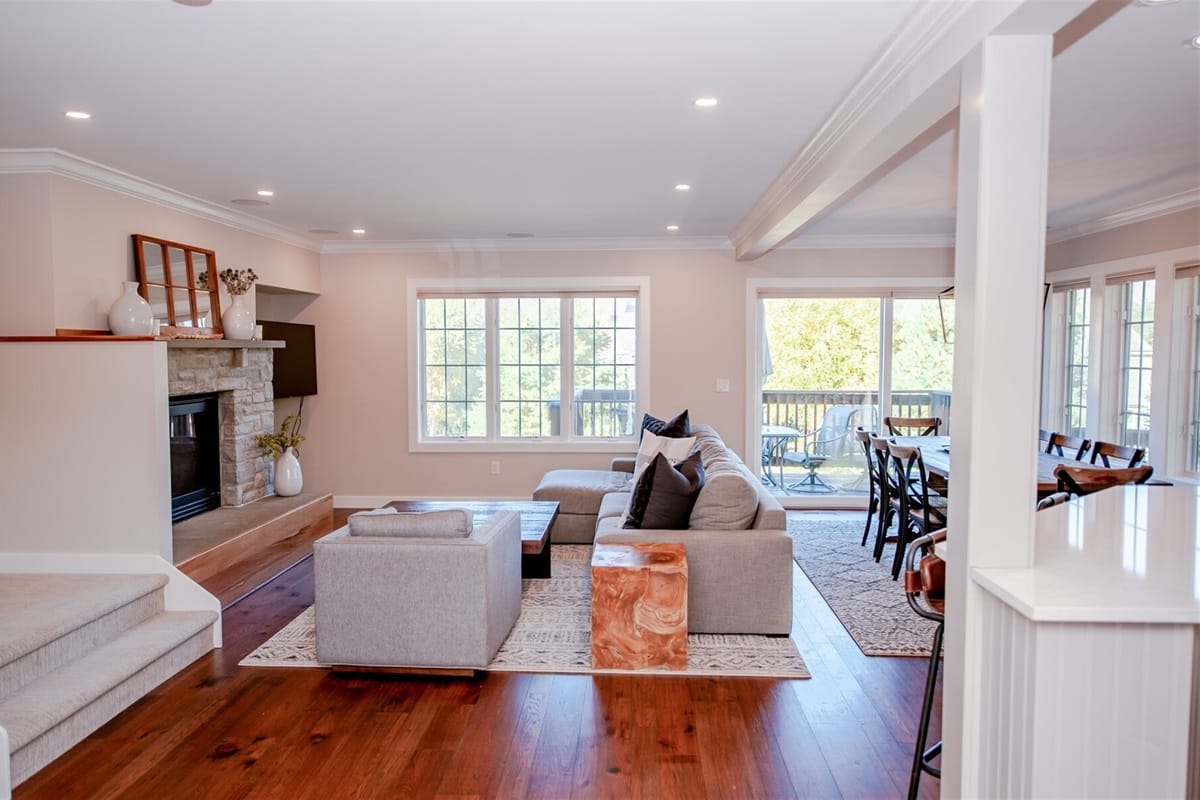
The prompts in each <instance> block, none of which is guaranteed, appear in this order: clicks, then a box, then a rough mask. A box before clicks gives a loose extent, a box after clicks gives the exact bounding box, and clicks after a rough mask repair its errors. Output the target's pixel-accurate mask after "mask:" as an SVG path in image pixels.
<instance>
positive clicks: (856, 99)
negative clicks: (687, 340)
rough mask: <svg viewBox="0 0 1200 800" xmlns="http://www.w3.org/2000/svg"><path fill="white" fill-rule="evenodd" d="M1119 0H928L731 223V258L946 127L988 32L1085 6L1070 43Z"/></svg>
mask: <svg viewBox="0 0 1200 800" xmlns="http://www.w3.org/2000/svg"><path fill="white" fill-rule="evenodd" d="M1124 5H1126V0H1099V2H1093V0H1003V1H1002V2H998V1H997V0H962V2H956V3H946V2H940V1H939V0H926V2H924V3H922V5H920V6H919V7H918V8H917V10H916V11H915V12H914V13H913V15H912V16H911V17H909V19H908V21H907V22H906V23H905V24H904V25H903V26H902V28H901V29H900V30H899V31H898V32H897V34H896V36H895V37H894V38H893V40H892V44H890V45H889V46H888V47H887V48H886V49H885V50H884V52H883V54H882V55H881V56H880V58H879V59H878V60H877V61H876V62H875V63H874V64H873V65H872V66H871V67H870V69H868V70H867V72H866V73H865V74H864V75H863V77H862V78H861V79H860V80H859V81H858V83H857V84H855V86H854V88H853V89H851V90H850V92H849V94H847V95H846V97H845V98H844V99H843V100H842V102H841V103H840V104H839V105H838V106H837V108H835V109H834V111H833V113H832V114H830V115H829V117H828V118H827V119H826V120H825V122H824V123H823V124H822V125H821V127H820V128H819V129H818V130H817V132H816V133H815V134H814V135H813V136H812V138H811V139H809V141H808V142H807V143H806V144H805V145H804V147H803V148H801V150H800V152H799V153H797V154H796V155H795V156H794V157H793V158H792V160H791V161H790V162H788V164H787V166H785V167H784V169H783V171H782V172H780V174H779V175H778V176H777V177H776V178H775V179H774V180H773V181H772V182H771V184H770V185H769V186H768V187H767V189H766V191H765V192H764V193H763V194H762V196H761V197H760V198H759V199H758V201H757V202H756V203H755V204H754V206H753V207H752V208H751V209H750V211H749V212H748V213H747V214H746V216H745V217H743V218H742V220H741V221H740V222H739V223H738V224H737V225H736V226H735V227H734V229H733V231H732V233H731V234H730V237H729V238H730V239H731V240H732V241H733V243H734V248H735V252H736V255H737V258H738V260H741V261H749V260H753V259H755V258H758V257H759V256H761V255H763V254H764V253H767V252H769V251H770V250H772V249H774V248H775V247H778V246H779V245H780V244H782V243H783V242H785V241H786V240H787V239H789V238H790V237H792V236H795V235H796V234H798V233H799V232H800V231H802V230H803V228H804V227H805V226H806V225H808V224H809V223H810V222H812V221H813V220H814V219H815V218H816V217H817V216H818V215H820V214H821V213H823V212H825V211H828V210H829V209H831V208H833V207H835V206H836V205H838V204H840V203H842V202H845V201H846V200H847V199H849V197H851V196H852V195H853V194H855V193H857V192H859V191H862V189H863V188H864V187H865V186H866V185H868V184H869V183H870V182H873V181H874V180H877V179H878V178H879V177H881V176H882V175H883V174H886V172H887V171H890V169H891V168H892V167H894V166H895V165H897V164H898V163H899V161H900V160H901V159H902V158H903V154H904V153H911V152H913V148H912V147H911V145H912V143H913V142H914V141H915V140H918V139H926V140H927V139H928V135H929V132H930V131H933V130H937V129H939V128H942V127H944V126H945V124H946V117H947V115H950V114H953V112H954V111H955V109H957V108H958V99H959V97H958V89H959V75H958V65H959V63H960V62H961V61H962V59H963V58H965V57H966V56H967V54H969V53H970V52H971V51H972V50H974V49H975V48H976V47H977V46H978V45H979V44H980V43H981V42H982V41H983V40H984V39H985V38H986V37H988V36H990V35H993V34H1004V33H1008V34H1036V33H1045V34H1054V33H1057V32H1058V31H1059V30H1060V29H1064V32H1065V26H1067V25H1068V23H1071V22H1072V20H1075V19H1076V18H1083V16H1082V15H1084V12H1088V11H1089V9H1091V10H1092V11H1091V15H1090V16H1089V17H1088V22H1089V23H1091V24H1090V25H1087V26H1081V25H1080V24H1076V26H1075V27H1074V28H1072V29H1071V34H1072V38H1071V41H1072V42H1073V41H1075V40H1077V39H1078V38H1079V36H1081V35H1082V34H1081V33H1079V28H1080V27H1086V28H1087V29H1088V30H1090V29H1091V28H1092V27H1094V26H1095V25H1096V24H1099V22H1098V21H1096V19H1107V18H1108V16H1111V14H1113V13H1115V12H1116V11H1117V10H1119V9H1120V8H1121V7H1123V6H1124ZM1095 7H1102V8H1103V9H1104V12H1105V13H1103V14H1098V13H1096V11H1095ZM1060 49H1061V48H1056V51H1057V50H1060ZM898 155H900V156H901V158H897V156H898Z"/></svg>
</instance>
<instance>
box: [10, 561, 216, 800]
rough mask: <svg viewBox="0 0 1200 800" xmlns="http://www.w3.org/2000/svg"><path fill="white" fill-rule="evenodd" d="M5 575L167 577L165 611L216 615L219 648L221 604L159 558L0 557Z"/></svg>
mask: <svg viewBox="0 0 1200 800" xmlns="http://www.w3.org/2000/svg"><path fill="white" fill-rule="evenodd" d="M4 572H34V573H37V572H80V573H88V574H106V573H108V574H121V573H132V574H137V575H141V574H147V573H158V574H163V575H166V576H167V585H166V586H165V587H163V601H164V605H165V607H166V609H167V611H214V612H216V614H217V621H216V623H214V624H213V647H220V646H221V601H220V600H218V599H217V598H216V596H215V595H213V594H211V593H209V591H208V590H207V589H205V588H204V587H203V586H201V585H200V584H198V583H196V582H195V581H194V580H192V579H191V578H190V577H188V576H187V575H185V574H184V573H183V572H180V571H179V570H178V569H176V568H175V566H174V565H173V564H169V563H167V561H166V560H165V559H164V558H162V557H161V556H156V555H150V554H148V553H0V573H4ZM0 800H3V795H0Z"/></svg>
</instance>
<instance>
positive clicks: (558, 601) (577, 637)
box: [239, 545, 812, 678]
mask: <svg viewBox="0 0 1200 800" xmlns="http://www.w3.org/2000/svg"><path fill="white" fill-rule="evenodd" d="M550 556H551V574H552V575H553V576H554V577H553V578H550V579H547V580H526V581H522V589H521V615H520V617H519V618H518V619H517V624H516V625H515V626H514V627H513V630H512V633H510V634H509V636H508V638H507V639H506V640H505V641H504V644H503V645H502V646H501V648H500V652H499V653H497V654H496V658H495V659H493V660H492V663H491V664H489V665H488V671H489V672H557V673H591V674H597V673H630V671H629V670H612V669H604V670H597V669H593V668H592V642H591V623H592V619H591V594H592V591H591V571H590V568H589V567H590V564H591V559H592V548H591V547H590V546H588V545H554V546H553V547H552V548H551V551H550ZM313 620H314V614H313V607H312V606H310V607H308V608H307V609H305V610H304V611H303V612H302V613H301V614H300V615H299V616H298V617H296V618H295V619H294V620H292V621H291V622H290V623H288V624H287V626H286V627H284V628H283V630H281V631H279V632H278V633H277V634H275V635H274V636H272V637H271V638H270V639H269V640H267V642H266V643H264V644H263V645H261V646H260V647H259V648H258V649H256V650H255V651H254V652H252V653H251V654H250V655H248V656H246V657H245V658H244V659H242V661H241V662H240V663H239V666H243V667H319V666H320V664H318V663H317V660H316V633H315V629H314V621H313ZM631 674H637V675H646V674H661V675H717V676H725V677H754V678H811V677H812V675H811V674H810V673H809V671H808V667H807V666H805V664H804V659H803V658H801V657H800V654H799V653H798V652H797V651H796V645H795V643H794V642H793V641H792V640H791V639H790V638H776V637H770V636H752V635H738V636H734V635H725V634H690V635H689V636H688V666H687V670H686V671H679V670H674V671H670V672H667V671H653V670H642V671H638V672H636V673H631Z"/></svg>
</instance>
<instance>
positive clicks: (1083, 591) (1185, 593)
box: [971, 485, 1200, 625]
mask: <svg viewBox="0 0 1200 800" xmlns="http://www.w3.org/2000/svg"><path fill="white" fill-rule="evenodd" d="M1198 507H1200V487H1198V486H1183V485H1181V486H1124V487H1119V488H1114V489H1108V490H1105V491H1103V492H1098V493H1097V494H1093V495H1089V496H1087V497H1082V498H1077V499H1075V500H1072V501H1070V502H1069V503H1066V504H1064V505H1061V506H1055V507H1054V508H1050V509H1046V510H1045V511H1039V512H1038V513H1037V517H1036V519H1037V534H1036V536H1037V540H1036V545H1035V549H1034V562H1033V563H1034V566H1033V568H1031V569H985V568H977V569H974V570H972V571H971V575H972V577H973V578H974V580H975V582H976V583H978V584H980V585H981V586H983V587H984V588H985V589H986V590H988V591H989V592H991V593H992V594H994V595H996V596H997V597H999V598H1000V599H1001V600H1003V601H1004V602H1005V603H1007V604H1008V605H1010V606H1012V607H1013V608H1014V609H1016V610H1017V611H1018V612H1020V613H1021V614H1022V615H1024V616H1025V617H1028V618H1029V619H1032V620H1038V621H1046V622H1053V621H1058V622H1148V623H1174V624H1195V625H1200V515H1198V513H1197V509H1198Z"/></svg>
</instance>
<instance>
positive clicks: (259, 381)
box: [167, 347, 275, 506]
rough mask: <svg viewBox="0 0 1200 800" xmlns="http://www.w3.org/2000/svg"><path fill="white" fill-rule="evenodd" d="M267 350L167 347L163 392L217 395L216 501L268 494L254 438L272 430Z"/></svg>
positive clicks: (238, 502)
mask: <svg viewBox="0 0 1200 800" xmlns="http://www.w3.org/2000/svg"><path fill="white" fill-rule="evenodd" d="M273 369H274V362H273V360H272V354H271V350H270V349H269V348H264V347H246V348H241V347H238V348H220V349H218V348H192V347H186V348H173V347H168V348H167V393H168V394H169V395H171V396H172V397H176V396H178V395H186V394H206V393H208V392H217V393H218V406H219V417H220V438H221V442H220V446H221V505H223V506H240V505H245V504H246V503H249V502H252V501H254V500H257V499H258V498H260V497H265V496H266V495H268V494H270V493H271V486H270V481H269V480H268V475H267V459H265V458H264V457H263V456H262V452H261V451H260V450H259V449H258V445H256V444H255V443H254V437H255V436H257V435H258V434H260V433H267V432H269V431H272V430H274V428H275V404H274V391H273V389H272V387H271V377H272V374H273Z"/></svg>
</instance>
